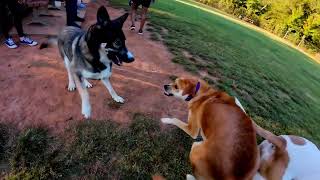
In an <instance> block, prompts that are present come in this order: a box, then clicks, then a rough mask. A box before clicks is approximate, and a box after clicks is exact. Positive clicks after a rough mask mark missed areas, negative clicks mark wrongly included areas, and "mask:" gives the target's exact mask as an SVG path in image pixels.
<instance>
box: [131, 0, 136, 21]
mask: <svg viewBox="0 0 320 180" xmlns="http://www.w3.org/2000/svg"><path fill="white" fill-rule="evenodd" d="M136 14H137V8H136V5H135V4H134V3H132V4H131V14H130V17H131V25H132V26H134V24H135V21H136Z"/></svg>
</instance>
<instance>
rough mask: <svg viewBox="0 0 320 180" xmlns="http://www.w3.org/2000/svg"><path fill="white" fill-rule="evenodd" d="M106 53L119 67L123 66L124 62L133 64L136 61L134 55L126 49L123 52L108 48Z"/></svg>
mask: <svg viewBox="0 0 320 180" xmlns="http://www.w3.org/2000/svg"><path fill="white" fill-rule="evenodd" d="M106 52H107V53H108V55H107V56H108V58H109V59H111V60H112V61H113V63H115V64H117V65H119V66H121V65H122V62H125V63H132V62H133V61H134V55H133V54H132V53H131V52H130V51H128V50H127V49H126V48H125V49H123V50H121V51H118V50H115V49H112V48H106Z"/></svg>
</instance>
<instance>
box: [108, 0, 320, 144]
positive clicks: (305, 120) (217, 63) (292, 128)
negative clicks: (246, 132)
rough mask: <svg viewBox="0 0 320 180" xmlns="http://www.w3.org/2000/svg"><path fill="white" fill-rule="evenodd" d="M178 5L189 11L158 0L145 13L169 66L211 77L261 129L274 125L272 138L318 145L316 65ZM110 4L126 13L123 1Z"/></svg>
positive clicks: (212, 16)
mask: <svg viewBox="0 0 320 180" xmlns="http://www.w3.org/2000/svg"><path fill="white" fill-rule="evenodd" d="M183 1H186V2H188V3H189V4H190V3H191V4H192V5H194V7H192V6H189V5H187V4H183V3H180V2H178V1H171V0H161V1H156V3H155V4H153V5H152V6H151V8H150V21H151V23H150V24H149V25H151V27H152V28H153V32H152V33H158V34H160V35H161V37H162V40H163V42H164V44H165V45H166V46H167V47H168V49H169V50H170V51H171V53H172V54H173V55H174V57H173V59H172V61H173V62H175V63H177V64H181V65H182V66H183V67H185V69H186V70H188V71H190V72H192V73H194V74H198V73H199V72H200V71H201V70H205V71H206V72H208V74H214V75H215V76H217V78H218V79H219V81H217V82H213V81H211V83H214V85H215V86H216V87H219V88H221V89H222V90H225V91H227V92H228V93H229V94H231V95H234V96H237V97H238V98H239V99H240V100H241V102H242V103H243V105H244V107H245V108H246V110H247V112H248V113H249V114H250V116H251V117H252V118H254V120H257V121H259V119H260V120H261V121H259V123H260V125H261V126H263V127H267V128H268V129H269V128H270V125H272V124H277V125H278V128H279V129H278V130H277V131H275V132H277V134H295V135H300V136H304V137H306V138H309V139H311V140H313V141H315V142H316V143H318V144H320V133H319V129H320V122H319V118H318V117H319V116H320V91H319V88H320V65H319V64H317V63H315V62H314V61H312V60H311V59H309V58H308V57H307V56H305V55H304V54H302V53H300V52H298V51H296V50H295V49H292V48H290V47H288V46H287V45H285V44H282V43H280V42H278V41H275V40H273V39H270V38H269V37H267V36H265V35H264V34H262V33H260V32H257V31H254V30H252V29H249V28H247V27H245V26H242V25H239V24H237V23H235V22H232V21H229V20H227V19H225V18H223V17H221V16H218V15H216V14H213V13H210V11H212V9H210V8H207V7H206V6H201V8H206V9H207V10H209V11H204V10H203V9H201V8H197V6H198V3H194V2H193V1H189V0H183ZM111 3H112V4H114V5H117V7H124V8H127V7H128V6H127V1H126V0H114V1H111ZM163 28H165V29H166V31H167V33H165V32H163V31H162V29H163ZM183 52H188V53H189V54H191V55H192V56H193V57H199V58H201V59H202V60H203V61H205V62H206V64H205V65H203V64H202V63H198V62H195V61H192V60H190V58H186V57H185V56H183ZM207 80H208V79H207ZM209 82H210V81H209ZM235 84H236V86H235ZM256 117H259V118H258V119H255V118H256ZM262 119H263V120H262ZM269 130H271V131H273V129H269Z"/></svg>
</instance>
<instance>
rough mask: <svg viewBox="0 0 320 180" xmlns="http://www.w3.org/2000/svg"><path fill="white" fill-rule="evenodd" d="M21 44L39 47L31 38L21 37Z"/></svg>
mask: <svg viewBox="0 0 320 180" xmlns="http://www.w3.org/2000/svg"><path fill="white" fill-rule="evenodd" d="M20 43H21V44H25V45H29V46H36V45H38V43H37V41H34V40H32V39H31V38H29V37H26V36H23V37H20Z"/></svg>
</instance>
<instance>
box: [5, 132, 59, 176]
mask: <svg viewBox="0 0 320 180" xmlns="http://www.w3.org/2000/svg"><path fill="white" fill-rule="evenodd" d="M61 155H62V152H61V149H60V148H59V146H57V144H56V143H55V142H54V139H53V138H52V137H50V136H49V135H48V132H47V130H45V129H42V128H35V129H28V130H26V131H25V132H23V133H21V134H20V136H19V137H18V138H17V141H16V143H15V144H14V147H12V154H11V155H10V165H11V173H10V175H8V177H7V179H12V180H14V179H58V178H61V177H62V176H63V174H64V172H63V171H64V164H63V161H64V159H63V158H61V157H63V156H61Z"/></svg>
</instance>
